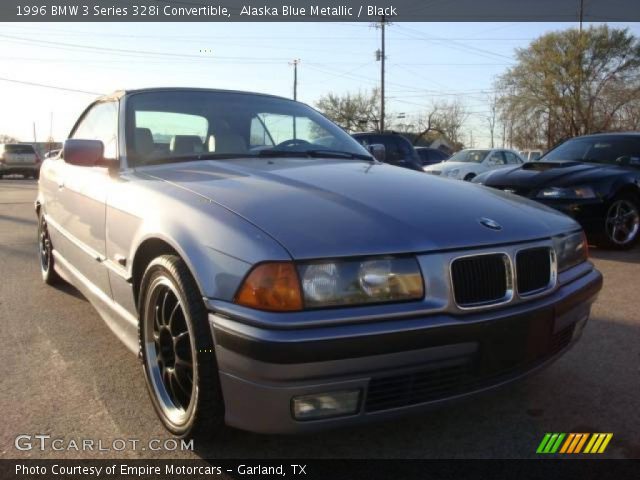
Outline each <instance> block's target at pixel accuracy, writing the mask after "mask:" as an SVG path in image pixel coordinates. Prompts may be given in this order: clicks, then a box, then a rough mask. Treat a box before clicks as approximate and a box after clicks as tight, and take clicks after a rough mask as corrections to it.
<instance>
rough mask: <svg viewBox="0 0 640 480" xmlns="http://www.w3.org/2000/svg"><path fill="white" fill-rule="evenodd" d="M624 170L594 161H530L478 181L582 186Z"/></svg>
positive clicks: (499, 184) (504, 184)
mask: <svg viewBox="0 0 640 480" xmlns="http://www.w3.org/2000/svg"><path fill="white" fill-rule="evenodd" d="M621 171H622V168H621V167H616V166H613V165H598V164H595V163H583V162H570V161H566V162H529V163H525V164H524V165H522V166H520V167H515V168H507V169H500V170H496V171H493V172H489V173H486V174H484V175H483V176H482V178H479V179H478V180H479V181H482V183H483V184H484V185H487V186H491V187H514V188H526V189H539V188H542V187H565V186H569V185H581V184H584V183H589V182H592V181H595V180H602V179H603V178H604V177H606V176H609V175H619V174H620V173H621Z"/></svg>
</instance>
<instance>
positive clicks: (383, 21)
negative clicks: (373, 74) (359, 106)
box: [376, 15, 387, 132]
mask: <svg viewBox="0 0 640 480" xmlns="http://www.w3.org/2000/svg"><path fill="white" fill-rule="evenodd" d="M386 24H387V19H386V18H385V16H384V15H382V17H380V23H379V24H376V28H380V31H381V33H382V36H381V45H380V50H378V51H377V52H376V60H379V61H380V125H379V126H380V132H384V76H385V71H384V66H385V65H384V63H385V60H386V55H385V43H386V42H385V36H384V35H385V25H386Z"/></svg>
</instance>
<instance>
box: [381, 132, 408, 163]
mask: <svg viewBox="0 0 640 480" xmlns="http://www.w3.org/2000/svg"><path fill="white" fill-rule="evenodd" d="M383 143H384V146H385V150H386V154H387V156H386V160H387V162H391V163H398V162H400V161H401V160H402V159H403V158H404V156H403V155H402V150H401V149H400V142H399V140H398V139H397V138H394V137H384V140H383Z"/></svg>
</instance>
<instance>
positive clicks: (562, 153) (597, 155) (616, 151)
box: [540, 135, 640, 165]
mask: <svg viewBox="0 0 640 480" xmlns="http://www.w3.org/2000/svg"><path fill="white" fill-rule="evenodd" d="M540 161H552V162H553V161H579V162H591V163H608V164H612V165H621V164H629V165H640V137H634V136H624V135H611V136H597V137H582V138H573V139H571V140H567V141H566V142H564V143H563V144H561V145H559V146H557V147H556V148H554V149H553V150H551V151H550V152H549V153H547V154H546V155H544V156H543V157H541V158H540Z"/></svg>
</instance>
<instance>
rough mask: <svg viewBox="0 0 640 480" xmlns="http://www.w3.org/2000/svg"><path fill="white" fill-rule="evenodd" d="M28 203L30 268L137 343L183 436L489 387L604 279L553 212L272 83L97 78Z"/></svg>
mask: <svg viewBox="0 0 640 480" xmlns="http://www.w3.org/2000/svg"><path fill="white" fill-rule="evenodd" d="M36 209H37V213H38V217H39V235H40V236H39V239H40V242H39V244H40V261H41V268H42V275H43V278H44V280H45V281H46V282H47V283H53V282H55V281H59V280H60V277H62V278H64V279H65V280H67V281H69V282H71V283H73V284H74V285H75V286H76V287H77V288H78V289H79V290H81V291H82V292H83V293H84V294H85V295H86V296H87V297H88V298H89V299H90V301H91V302H92V303H93V304H94V305H95V307H96V309H97V310H98V311H99V312H100V314H101V316H102V317H103V318H104V319H105V321H106V322H107V324H108V325H109V327H110V328H111V329H112V330H113V331H114V332H115V334H116V335H117V336H118V337H119V338H120V339H121V340H122V341H123V342H124V343H125V344H126V345H127V346H128V347H129V348H130V349H131V350H133V351H134V352H136V353H139V355H140V358H141V360H142V363H143V366H144V374H145V377H146V381H147V385H148V387H149V392H150V396H151V400H152V403H153V405H154V407H155V409H156V411H157V413H158V416H159V417H160V419H161V420H162V422H163V423H164V425H165V426H166V427H167V428H168V429H169V430H170V431H171V432H173V433H174V434H176V435H181V436H193V435H209V434H212V433H214V432H215V431H216V429H219V428H221V426H222V425H223V424H224V423H225V422H226V424H228V425H231V426H234V427H237V428H242V429H246V430H252V431H258V432H301V431H309V430H314V429H320V428H326V427H332V426H339V425H349V424H357V423H361V422H368V421H371V420H373V419H383V418H390V417H393V416H395V415H398V414H403V413H409V412H417V411H420V410H421V409H425V408H428V407H432V406H434V405H436V404H439V403H441V402H443V401H447V400H452V399H456V398H461V397H464V396H467V395H469V394H472V393H477V392H480V391H485V390H488V389H490V388H493V387H496V386H498V385H501V384H504V383H506V382H509V381H511V380H514V379H516V378H518V377H521V376H522V375H524V374H526V373H529V372H531V371H534V370H536V369H538V368H540V367H542V366H544V365H545V364H548V363H549V362H550V361H552V360H553V359H555V358H557V357H558V356H559V355H561V354H562V353H563V352H565V351H566V350H567V349H568V348H569V347H570V346H571V345H572V344H573V343H574V342H575V341H576V340H577V338H578V337H579V335H580V332H581V331H582V329H583V327H584V325H585V323H586V321H587V318H588V316H589V311H590V308H591V304H592V302H593V301H594V299H595V297H596V295H597V293H598V291H599V289H600V288H601V284H602V277H601V275H600V273H599V272H598V271H596V270H595V269H594V267H593V265H592V264H591V263H590V262H589V261H588V260H587V246H586V244H585V240H584V235H583V233H582V231H581V229H580V227H579V226H578V225H577V224H576V223H575V222H574V221H573V220H571V219H570V218H569V217H567V216H565V215H563V214H561V213H559V212H556V211H554V210H551V209H548V208H547V207H544V206H541V205H538V204H536V203H534V202H531V201H529V200H525V199H520V198H515V197H514V196H512V195H508V194H504V193H502V192H500V191H491V190H488V189H486V188H484V187H480V186H477V185H472V184H467V183H463V182H460V183H452V182H450V181H446V180H442V179H439V178H436V177H433V176H431V175H425V174H422V173H419V172H414V171H410V170H406V169H403V168H397V167H394V166H390V165H385V164H381V163H378V162H376V161H375V160H374V158H373V157H372V156H370V155H369V152H368V151H367V150H365V149H364V148H363V147H361V146H360V145H359V144H358V143H357V142H356V141H355V140H353V139H351V138H350V137H349V135H347V134H346V133H345V132H343V131H342V130H341V129H340V128H338V127H337V126H335V125H334V124H332V123H331V122H329V121H328V120H327V119H325V118H324V117H322V116H321V115H320V114H318V113H317V112H316V111H314V110H313V109H311V108H309V107H307V106H305V105H303V104H300V103H297V102H293V101H290V100H286V99H283V98H277V97H272V96H267V95H258V94H248V93H241V92H225V91H214V90H197V89H153V90H139V91H127V92H119V93H116V94H114V95H112V96H108V97H104V98H101V99H99V100H98V101H96V102H95V103H94V104H92V105H91V106H90V107H89V108H88V109H87V110H86V111H85V112H84V114H83V115H82V116H81V117H80V119H79V120H78V122H77V124H76V125H75V127H74V128H73V130H72V132H71V135H70V139H69V140H67V141H66V142H65V144H64V148H63V152H62V154H61V155H60V156H59V157H58V158H53V159H47V160H46V161H45V162H44V164H43V166H42V170H41V176H40V185H39V194H38V198H37V202H36Z"/></svg>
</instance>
